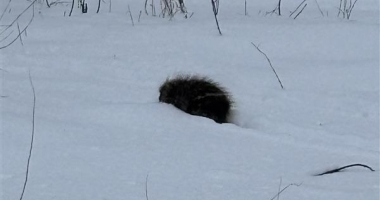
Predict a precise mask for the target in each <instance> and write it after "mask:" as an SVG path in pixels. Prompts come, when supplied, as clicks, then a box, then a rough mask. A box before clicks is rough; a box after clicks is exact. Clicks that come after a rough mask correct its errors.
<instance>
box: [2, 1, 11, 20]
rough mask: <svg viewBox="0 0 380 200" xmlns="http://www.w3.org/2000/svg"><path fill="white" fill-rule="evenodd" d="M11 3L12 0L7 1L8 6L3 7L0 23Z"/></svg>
mask: <svg viewBox="0 0 380 200" xmlns="http://www.w3.org/2000/svg"><path fill="white" fill-rule="evenodd" d="M11 1H12V0H9V1H8V4H7V6H5V9H4V11H3V13H1V16H0V21H1V19H3V16H4V14H5V12H6V11H7V9H8V7H9V5H10V4H11Z"/></svg>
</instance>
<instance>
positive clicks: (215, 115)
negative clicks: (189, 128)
mask: <svg viewBox="0 0 380 200" xmlns="http://www.w3.org/2000/svg"><path fill="white" fill-rule="evenodd" d="M159 101H160V102H164V103H169V104H173V105H174V106H175V107H177V108H179V109H181V110H183V111H184V112H186V113H189V114H192V115H198V116H203V117H207V118H210V119H213V120H214V121H215V122H217V123H226V122H227V119H228V116H229V114H230V109H231V105H232V100H231V97H230V95H229V94H228V92H227V91H226V89H224V88H223V87H221V86H220V85H219V84H218V83H216V82H214V81H213V80H211V79H209V78H206V77H199V76H189V75H186V76H185V75H181V76H177V77H175V78H173V79H167V80H166V81H165V82H164V83H163V84H162V85H161V87H160V97H159Z"/></svg>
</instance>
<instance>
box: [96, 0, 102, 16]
mask: <svg viewBox="0 0 380 200" xmlns="http://www.w3.org/2000/svg"><path fill="white" fill-rule="evenodd" d="M100 1H101V0H99V2H98V9H97V10H96V13H99V10H100Z"/></svg>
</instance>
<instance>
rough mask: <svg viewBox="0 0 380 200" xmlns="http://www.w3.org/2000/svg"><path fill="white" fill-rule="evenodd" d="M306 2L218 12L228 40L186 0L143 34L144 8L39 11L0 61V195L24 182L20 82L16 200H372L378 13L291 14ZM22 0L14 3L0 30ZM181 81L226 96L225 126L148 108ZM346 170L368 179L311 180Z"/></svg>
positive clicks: (371, 2)
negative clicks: (214, 87) (230, 101)
mask: <svg viewBox="0 0 380 200" xmlns="http://www.w3.org/2000/svg"><path fill="white" fill-rule="evenodd" d="M300 2H301V1H300ZM300 2H298V1H290V2H289V3H288V2H287V1H284V2H283V13H286V14H284V15H285V16H281V17H278V16H275V15H272V16H269V15H268V16H264V15H263V13H265V12H266V11H268V10H271V9H273V8H274V5H275V4H276V1H273V2H267V1H258V0H256V1H253V0H252V1H248V12H249V16H244V4H243V3H244V2H243V1H242V2H237V1H228V2H224V1H222V2H221V4H220V13H219V15H218V18H219V23H220V26H221V30H222V33H223V36H219V34H218V31H217V29H216V25H215V21H214V17H213V14H212V10H211V5H209V4H210V2H207V1H206V2H201V1H192V2H185V3H186V5H187V7H188V9H189V11H190V12H194V15H193V16H192V17H191V18H189V19H183V18H182V16H181V15H180V14H178V15H176V16H175V17H174V18H173V19H172V20H168V18H165V19H162V18H159V17H152V16H146V15H145V14H144V13H143V14H142V16H141V19H140V22H137V19H138V14H139V12H140V10H143V1H141V2H137V1H122V0H118V1H117V0H113V1H112V6H113V7H112V11H111V13H109V12H108V1H106V3H102V7H101V12H100V13H99V14H96V13H95V10H96V6H95V5H97V1H96V2H92V1H89V2H88V5H89V12H90V13H88V14H80V13H79V9H77V8H75V10H74V13H73V16H71V17H68V16H67V15H68V12H69V10H70V6H69V5H68V6H65V5H64V4H60V5H58V6H54V7H51V8H47V7H46V4H45V2H43V3H36V6H35V11H36V13H35V18H34V20H33V23H32V24H31V25H30V27H29V28H28V29H27V37H25V36H23V43H24V45H23V46H22V45H21V44H20V41H19V40H17V41H16V42H15V43H14V44H12V45H11V46H10V47H8V48H5V49H1V50H0V56H1V57H0V62H1V63H0V64H1V67H0V68H1V69H0V74H1V80H2V81H1V88H2V90H1V94H0V95H1V99H0V101H1V134H0V137H1V154H0V155H1V160H0V161H1V170H0V179H1V185H0V188H1V189H0V192H1V193H0V199H2V200H3V199H4V200H8V199H18V198H19V197H20V194H21V190H22V186H23V183H24V179H25V171H26V162H27V158H28V152H29V145H30V139H31V131H32V109H33V107H32V106H33V93H32V88H31V85H30V82H29V72H30V74H31V77H32V81H33V84H34V87H35V90H36V113H35V114H36V115H35V138H34V139H35V140H34V146H33V153H32V159H31V164H30V171H29V179H28V185H27V188H26V192H25V196H24V200H28V199H31V200H33V199H38V200H45V199H46V200H50V199H56V200H67V199H88V200H90V199H91V200H93V199H101V200H106V199H107V200H119V199H120V200H121V199H131V200H138V199H146V190H147V191H148V198H149V199H151V200H153V199H167V200H171V199H173V200H174V199H183V200H186V199H189V200H190V199H191V200H194V199H207V200H213V199H218V200H220V199H236V200H243V199H265V200H270V199H272V198H273V197H274V196H275V195H276V194H277V193H278V190H279V186H281V188H284V187H286V186H287V185H288V184H292V183H293V184H298V185H299V186H295V185H293V186H290V187H289V188H287V189H286V190H285V191H284V192H283V193H281V196H280V199H281V200H286V199H292V200H301V199H302V200H303V199H309V200H314V199H315V200H317V199H336V200H357V199H366V200H377V199H379V172H378V170H379V166H380V163H379V151H380V150H379V2H378V1H375V0H367V1H365V2H364V1H358V2H357V5H356V6H355V9H354V11H353V14H352V17H351V20H344V19H340V18H337V17H336V14H337V10H336V7H337V6H339V1H336V2H332V1H330V0H329V1H328V0H319V1H318V3H319V4H320V6H321V9H322V10H323V11H324V12H327V11H328V12H329V16H328V17H327V16H325V17H322V16H321V14H320V13H319V10H318V9H317V7H316V4H315V1H310V2H309V5H308V7H307V8H306V9H305V11H304V12H303V13H302V14H301V15H300V16H299V17H298V18H297V19H296V20H293V19H292V18H288V17H287V13H289V12H290V11H292V10H294V8H295V7H296V6H297V5H298V4H299V3H300ZM29 3H30V2H28V1H17V2H16V1H14V2H12V3H11V7H12V12H10V13H7V14H6V15H4V18H3V19H2V20H1V21H0V24H1V25H4V24H8V23H9V22H10V21H11V20H12V19H14V18H15V17H16V14H17V13H20V12H21V11H22V10H23V9H24V8H26V7H27V6H28V5H29ZM128 4H129V5H130V7H131V11H132V14H133V16H134V22H135V26H132V23H131V20H130V18H129V14H127V13H126V12H127V7H128ZM3 5H4V3H3V4H2V7H1V9H0V10H3V8H5V5H4V6H3ZM156 6H157V8H158V4H157V5H156ZM157 8H156V9H157ZM64 12H66V16H65V17H64V16H63V15H64ZM30 15H31V12H30V11H28V12H26V13H25V16H24V17H22V18H20V26H21V27H23V26H25V25H26V24H27V22H28V20H29V18H28V17H29V16H30ZM13 30H14V31H16V32H17V27H16V29H13ZM0 37H4V35H1V36H0ZM10 39H11V38H8V39H6V40H2V41H1V43H0V46H3V45H5V44H6V43H7V41H9V40H10ZM251 42H254V43H255V44H257V45H259V47H260V49H261V50H262V51H263V52H265V53H266V54H267V55H268V57H269V58H270V59H271V62H272V64H273V66H274V68H275V69H276V71H277V73H278V74H279V77H280V78H281V81H282V82H283V84H284V87H285V89H284V90H282V89H281V88H280V86H279V84H278V82H277V80H276V77H275V75H274V74H273V72H272V70H271V69H270V67H269V65H268V63H267V60H266V59H265V57H264V56H263V55H262V54H260V53H259V52H258V51H257V50H256V49H255V47H254V46H253V45H252V44H251ZM181 73H190V74H201V75H206V76H208V77H210V78H212V79H213V80H215V81H217V82H219V83H220V84H221V85H223V86H224V87H226V88H228V90H229V91H230V93H231V94H232V95H233V97H234V101H235V105H234V108H233V114H234V115H233V119H232V123H229V124H217V123H215V122H214V121H212V120H210V119H207V118H202V117H198V116H192V115H188V114H186V113H184V112H182V111H180V110H178V109H176V108H175V107H173V106H171V105H167V104H162V103H158V95H159V93H158V88H159V86H160V84H161V83H162V82H163V81H164V80H165V79H166V78H167V77H168V76H174V75H176V74H181ZM354 163H362V164H366V165H369V166H371V167H372V168H373V169H375V170H376V171H375V172H371V171H369V170H367V169H365V168H360V167H353V168H349V169H346V170H345V171H344V172H340V173H335V174H331V175H324V176H314V175H315V174H317V173H321V172H324V171H326V170H328V169H333V168H335V167H341V166H344V165H348V164H354ZM280 182H281V185H280Z"/></svg>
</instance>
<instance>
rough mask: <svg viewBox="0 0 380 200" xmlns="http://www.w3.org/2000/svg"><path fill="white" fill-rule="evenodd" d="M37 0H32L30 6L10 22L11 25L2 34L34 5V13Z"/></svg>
mask: <svg viewBox="0 0 380 200" xmlns="http://www.w3.org/2000/svg"><path fill="white" fill-rule="evenodd" d="M36 1H37V0H34V1H32V3H30V4H29V6H28V7H26V8H25V9H24V10H23V11H22V12H21V13H20V14H19V15H18V16H17V17H16V18H15V19H14V20H13V21H12V23H10V24H9V26H8V27H7V28H5V29H4V30H3V31H2V32H1V33H0V35H1V34H3V33H4V32H5V31H6V30H8V29H9V28H10V27H12V26H13V24H14V23H15V22H16V21H17V20H18V19H19V18H20V17H21V16H22V15H23V14H24V13H25V12H26V11H27V10H28V9H29V8H31V7H33V13H34V3H36Z"/></svg>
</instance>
